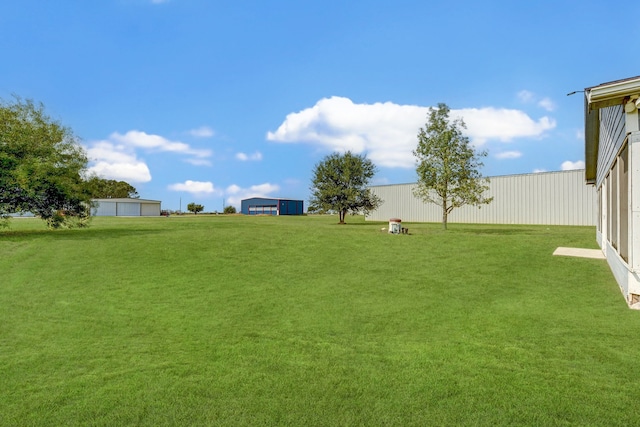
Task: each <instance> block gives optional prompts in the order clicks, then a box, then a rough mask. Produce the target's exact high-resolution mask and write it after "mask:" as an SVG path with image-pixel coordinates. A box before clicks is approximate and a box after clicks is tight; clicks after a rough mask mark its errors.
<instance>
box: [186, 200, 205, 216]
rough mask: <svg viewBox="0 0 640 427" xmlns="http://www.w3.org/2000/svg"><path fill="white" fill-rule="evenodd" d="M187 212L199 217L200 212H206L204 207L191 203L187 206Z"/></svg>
mask: <svg viewBox="0 0 640 427" xmlns="http://www.w3.org/2000/svg"><path fill="white" fill-rule="evenodd" d="M187 210H188V211H189V212H193V214H194V215H197V214H198V212H202V211H203V210H204V206H202V205H198V204H197V203H193V202H191V203H189V204H188V205H187Z"/></svg>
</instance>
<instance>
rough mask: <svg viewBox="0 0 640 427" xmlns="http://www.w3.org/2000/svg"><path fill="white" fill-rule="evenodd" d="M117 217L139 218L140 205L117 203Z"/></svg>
mask: <svg viewBox="0 0 640 427" xmlns="http://www.w3.org/2000/svg"><path fill="white" fill-rule="evenodd" d="M117 215H118V216H140V203H127V202H118V212H117Z"/></svg>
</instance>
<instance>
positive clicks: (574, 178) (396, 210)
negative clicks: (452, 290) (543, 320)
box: [366, 169, 597, 225]
mask: <svg viewBox="0 0 640 427" xmlns="http://www.w3.org/2000/svg"><path fill="white" fill-rule="evenodd" d="M584 172H585V171H584V169H582V170H573V171H562V172H542V173H532V174H523V175H506V176H497V177H489V179H490V183H489V190H488V191H487V192H486V193H485V195H486V196H487V197H493V201H492V202H491V203H490V204H488V205H482V207H481V208H478V207H477V206H462V207H459V208H456V209H454V210H453V211H452V212H451V214H449V218H448V222H450V223H455V222H457V223H477V224H543V225H596V218H597V205H596V190H595V189H594V188H593V187H591V186H587V185H585V181H584ZM416 185H417V184H415V183H413V184H398V185H381V186H372V187H370V188H371V191H372V192H373V193H374V194H376V195H377V196H379V197H380V198H381V199H382V200H383V201H384V202H383V204H382V205H381V206H380V207H379V208H378V209H377V210H375V211H373V212H371V213H370V214H369V215H368V216H367V217H366V219H367V220H371V221H388V220H389V218H401V219H402V221H403V222H404V221H408V222H440V221H442V208H441V207H440V206H438V205H436V204H434V203H425V202H423V201H422V200H420V199H418V198H416V197H414V195H413V192H412V190H413V188H414V187H416Z"/></svg>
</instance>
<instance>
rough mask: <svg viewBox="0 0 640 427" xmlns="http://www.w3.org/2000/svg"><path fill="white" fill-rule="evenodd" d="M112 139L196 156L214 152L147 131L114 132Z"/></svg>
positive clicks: (125, 143)
mask: <svg viewBox="0 0 640 427" xmlns="http://www.w3.org/2000/svg"><path fill="white" fill-rule="evenodd" d="M109 139H111V140H112V141H116V142H119V143H121V144H124V145H129V146H131V147H140V148H147V149H155V150H158V151H168V152H173V153H180V154H187V155H192V156H196V157H201V158H202V157H211V155H212V154H213V152H212V151H211V150H206V149H195V148H191V147H190V146H189V144H185V143H184V142H180V141H171V140H169V139H166V138H164V137H162V136H160V135H152V134H148V133H146V132H140V131H137V130H130V131H129V132H127V133H125V134H124V135H122V134H120V133H118V132H114V133H112V134H111V135H110V136H109Z"/></svg>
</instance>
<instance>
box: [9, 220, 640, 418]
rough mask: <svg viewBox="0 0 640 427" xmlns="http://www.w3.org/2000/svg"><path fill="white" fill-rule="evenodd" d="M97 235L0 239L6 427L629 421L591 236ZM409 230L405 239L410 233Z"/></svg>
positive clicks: (340, 230) (236, 229) (267, 229)
mask: <svg viewBox="0 0 640 427" xmlns="http://www.w3.org/2000/svg"><path fill="white" fill-rule="evenodd" d="M347 221H348V222H349V224H347V225H344V226H340V225H336V224H335V223H336V222H337V221H336V218H335V217H313V216H309V217H242V216H217V217H216V216H197V217H193V216H190V217H175V216H172V217H170V218H95V219H94V220H93V223H92V226H91V228H89V229H86V230H65V231H54V232H51V231H47V230H45V228H44V225H43V223H42V222H41V221H39V220H35V219H17V220H14V221H13V222H12V228H11V229H10V230H8V231H0V277H1V278H0V283H1V284H0V295H1V296H0V384H1V385H0V424H2V425H6V426H9V425H10V426H30V425H51V426H62V425H143V426H162V425H292V426H307V425H308V426H325V425H326V426H333V425H343V426H355V425H367V426H373V425H376V426H377V425H394V426H409V425H415V426H425V425H486V426H495V425H537V426H566V425H575V426H588V425H594V426H596V425H597V426H600V425H606V426H616V425H619V426H623V425H624V426H627V425H638V424H640V411H638V410H637V405H638V400H639V398H640V387H639V386H638V380H637V378H636V377H637V375H636V374H635V368H636V367H637V364H638V361H639V360H640V339H639V334H638V331H639V330H640V315H639V313H638V312H636V311H632V310H629V309H628V308H627V307H626V304H625V303H624V301H623V298H622V296H621V294H620V292H619V290H618V287H617V285H616V283H615V281H614V279H613V277H612V275H611V273H610V271H609V269H608V267H607V265H606V262H605V261H603V260H593V259H577V258H566V257H554V256H552V255H551V254H552V252H553V250H554V249H555V248H556V247H558V246H575V247H588V248H595V247H596V244H595V230H594V229H593V228H590V227H546V226H493V225H484V226H483V225H459V224H450V226H449V227H450V230H449V231H448V232H443V231H441V230H440V225H439V224H410V225H408V227H409V229H410V233H411V234H410V235H406V236H405V235H398V236H396V235H388V234H387V233H382V232H380V228H381V227H384V226H386V224H381V223H367V222H364V221H363V220H362V218H359V217H348V218H347ZM405 226H406V225H405Z"/></svg>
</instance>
